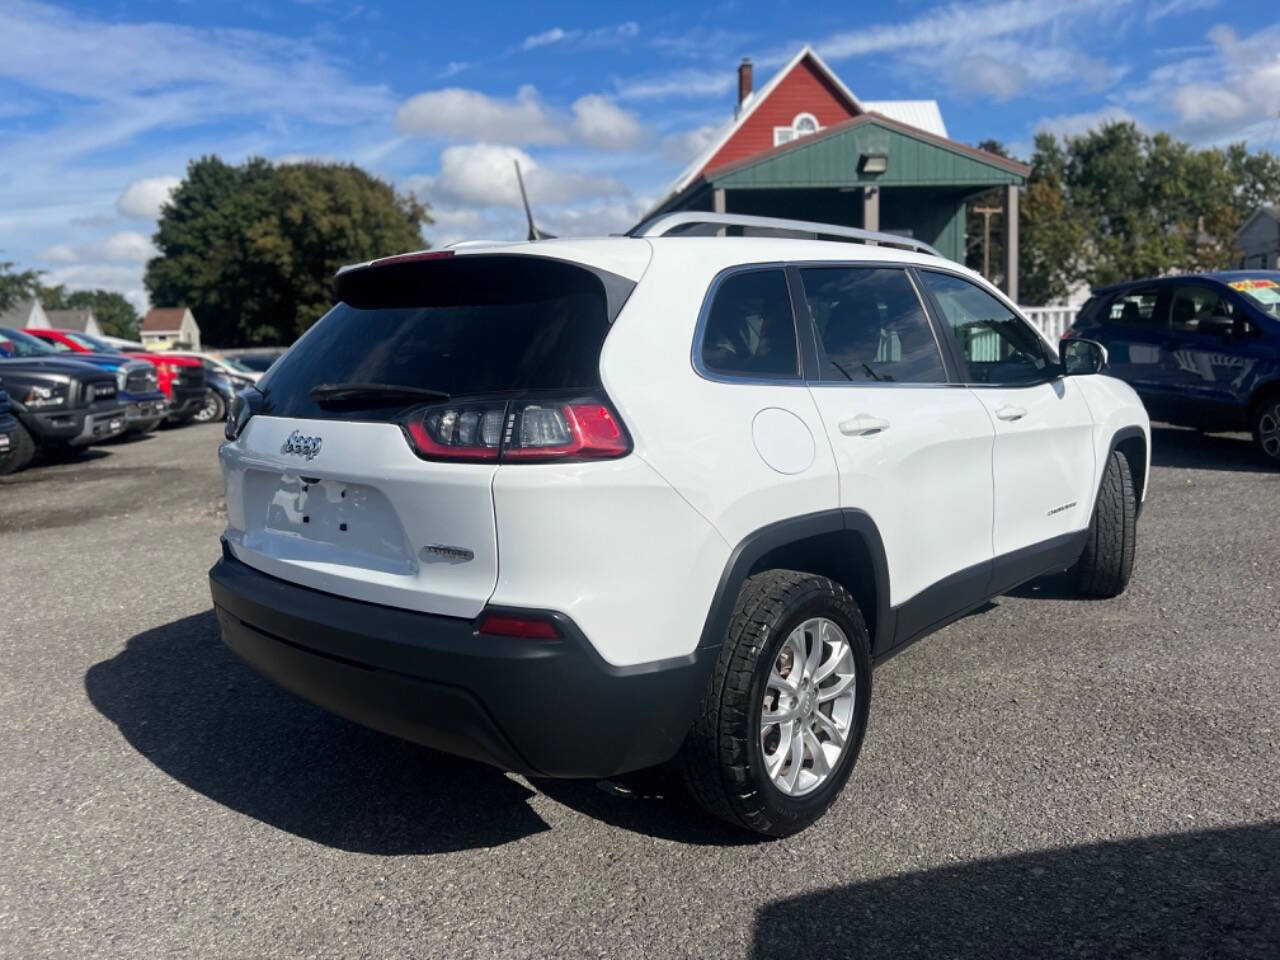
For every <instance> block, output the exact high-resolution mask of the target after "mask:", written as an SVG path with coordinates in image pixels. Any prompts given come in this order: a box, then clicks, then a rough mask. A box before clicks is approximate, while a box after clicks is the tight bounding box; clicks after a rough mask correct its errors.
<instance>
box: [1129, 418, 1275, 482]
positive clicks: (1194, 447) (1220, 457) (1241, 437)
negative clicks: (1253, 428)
mask: <svg viewBox="0 0 1280 960" xmlns="http://www.w3.org/2000/svg"><path fill="white" fill-rule="evenodd" d="M1151 465H1152V466H1153V467H1175V468H1181V469H1185V470H1232V471H1242V472H1245V473H1274V474H1276V475H1277V476H1280V471H1276V470H1275V469H1274V468H1272V467H1269V466H1267V464H1266V463H1265V462H1264V461H1263V459H1262V455H1261V454H1259V453H1258V450H1257V447H1255V446H1254V444H1253V439H1252V438H1251V437H1250V436H1249V435H1248V434H1211V433H1198V432H1197V431H1195V430H1188V429H1185V428H1182V427H1167V426H1163V425H1161V426H1154V425H1153V426H1152V427H1151Z"/></svg>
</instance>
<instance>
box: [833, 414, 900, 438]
mask: <svg viewBox="0 0 1280 960" xmlns="http://www.w3.org/2000/svg"><path fill="white" fill-rule="evenodd" d="M888 429H889V421H888V420H882V419H881V418H880V417H871V416H868V415H867V414H865V413H860V414H858V415H857V416H856V417H850V418H849V419H848V420H841V421H840V432H841V433H843V434H844V435H845V436H846V437H873V436H875V435H876V434H877V433H884V431H886V430H888Z"/></svg>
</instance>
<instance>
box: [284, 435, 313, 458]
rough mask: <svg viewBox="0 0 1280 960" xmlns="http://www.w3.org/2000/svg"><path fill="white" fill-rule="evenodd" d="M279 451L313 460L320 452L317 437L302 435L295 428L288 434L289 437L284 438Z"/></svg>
mask: <svg viewBox="0 0 1280 960" xmlns="http://www.w3.org/2000/svg"><path fill="white" fill-rule="evenodd" d="M280 452H281V453H296V454H298V455H299V456H302V457H306V458H307V459H308V460H314V459H315V456H316V454H317V453H319V452H320V438H319V437H304V436H303V435H302V434H301V433H299V432H298V431H297V430H295V431H293V433H291V434H289V439H287V440H285V442H284V446H283V447H281V448H280Z"/></svg>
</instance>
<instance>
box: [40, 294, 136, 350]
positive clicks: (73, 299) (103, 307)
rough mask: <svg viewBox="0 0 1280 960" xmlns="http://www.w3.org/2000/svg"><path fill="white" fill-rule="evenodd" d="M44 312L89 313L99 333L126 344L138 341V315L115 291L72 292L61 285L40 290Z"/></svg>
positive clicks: (122, 296) (122, 295) (121, 295)
mask: <svg viewBox="0 0 1280 960" xmlns="http://www.w3.org/2000/svg"><path fill="white" fill-rule="evenodd" d="M40 304H41V306H43V307H44V308H45V309H46V310H92V311H93V315H94V317H95V318H96V319H97V321H98V326H100V327H102V332H103V333H106V334H108V335H110V336H113V337H123V338H125V339H126V340H136V339H138V311H137V310H135V309H134V308H133V304H132V303H130V302H129V301H128V300H126V299H125V297H124V294H120V293H116V292H115V291H114V290H71V291H67V290H66V289H64V288H63V287H62V286H61V285H58V286H56V287H41V288H40Z"/></svg>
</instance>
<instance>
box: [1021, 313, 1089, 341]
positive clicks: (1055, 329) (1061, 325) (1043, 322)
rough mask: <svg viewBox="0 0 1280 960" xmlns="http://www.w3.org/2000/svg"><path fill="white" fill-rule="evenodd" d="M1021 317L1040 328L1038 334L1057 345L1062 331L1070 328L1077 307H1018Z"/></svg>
mask: <svg viewBox="0 0 1280 960" xmlns="http://www.w3.org/2000/svg"><path fill="white" fill-rule="evenodd" d="M1018 309H1019V310H1021V311H1022V313H1023V315H1024V316H1025V317H1026V318H1027V319H1028V320H1030V321H1031V322H1032V323H1033V324H1035V325H1036V326H1037V327H1039V328H1040V332H1041V333H1043V334H1044V335H1045V336H1046V337H1048V338H1049V340H1051V341H1052V342H1053V343H1055V344H1056V343H1057V342H1058V341H1059V340H1060V339H1061V338H1062V331H1064V330H1066V329H1067V327H1069V326H1071V322H1072V321H1073V320H1075V318H1076V313H1077V312H1078V311H1079V309H1080V308H1079V307H1019V308H1018Z"/></svg>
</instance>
